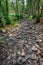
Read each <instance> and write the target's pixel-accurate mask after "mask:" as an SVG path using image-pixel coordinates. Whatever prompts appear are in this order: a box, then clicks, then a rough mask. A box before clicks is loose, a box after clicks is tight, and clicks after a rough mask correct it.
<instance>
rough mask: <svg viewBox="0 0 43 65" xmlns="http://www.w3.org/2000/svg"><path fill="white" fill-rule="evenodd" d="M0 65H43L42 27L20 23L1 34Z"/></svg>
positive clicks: (28, 22) (25, 22) (30, 23)
mask: <svg viewBox="0 0 43 65" xmlns="http://www.w3.org/2000/svg"><path fill="white" fill-rule="evenodd" d="M1 34H2V36H3V40H2V43H1V44H0V53H1V54H0V64H1V65H43V25H42V24H40V23H39V24H35V25H34V23H33V22H32V21H28V20H25V21H22V23H21V24H20V25H19V27H17V28H13V29H10V30H7V31H6V33H4V34H3V33H1Z"/></svg>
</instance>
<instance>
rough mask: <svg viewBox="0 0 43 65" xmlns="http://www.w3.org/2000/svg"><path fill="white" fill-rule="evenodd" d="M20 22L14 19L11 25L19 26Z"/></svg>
mask: <svg viewBox="0 0 43 65" xmlns="http://www.w3.org/2000/svg"><path fill="white" fill-rule="evenodd" d="M18 25H19V22H18V21H12V22H11V26H14V27H18Z"/></svg>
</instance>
